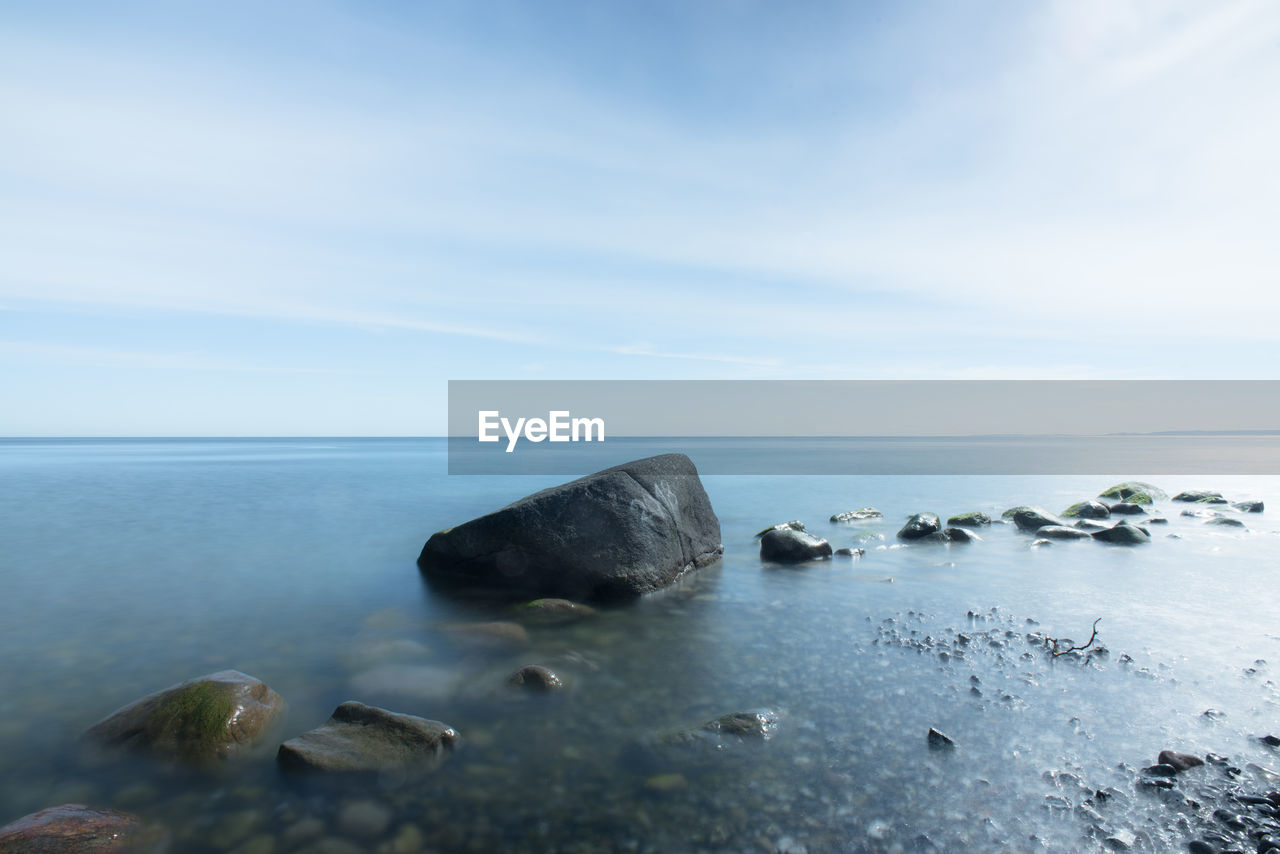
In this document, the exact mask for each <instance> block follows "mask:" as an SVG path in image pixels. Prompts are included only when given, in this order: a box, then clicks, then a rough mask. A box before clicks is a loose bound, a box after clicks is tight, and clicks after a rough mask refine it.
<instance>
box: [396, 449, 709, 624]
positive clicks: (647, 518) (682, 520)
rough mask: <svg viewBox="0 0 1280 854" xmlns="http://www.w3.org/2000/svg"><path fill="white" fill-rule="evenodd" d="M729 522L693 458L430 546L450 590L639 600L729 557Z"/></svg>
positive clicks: (569, 491)
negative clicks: (725, 533)
mask: <svg viewBox="0 0 1280 854" xmlns="http://www.w3.org/2000/svg"><path fill="white" fill-rule="evenodd" d="M723 550H724V549H723V546H722V545H721V541H720V520H719V519H717V518H716V514H715V511H714V510H712V509H711V501H710V500H709V499H708V498H707V493H706V490H705V489H703V486H702V481H701V480H700V479H699V477H698V470H697V469H696V468H695V467H694V465H693V462H692V461H691V460H690V459H689V458H688V457H687V456H685V455H684V454H663V455H661V456H656V457H648V458H646V459H642V460H636V461H634V462H630V463H625V464H623V465H620V466H615V467H613V468H610V469H605V470H604V471H600V472H596V473H595V474H592V475H588V476H586V477H583V478H579V479H578V480H574V481H571V482H569V483H565V484H561V485H560V486H553V487H551V488H550V489H544V490H543V491H541V492H537V493H534V494H533V495H530V496H527V497H525V498H522V499H520V500H519V501H516V502H515V503H513V504H509V505H507V506H506V507H504V508H502V509H500V510H496V511H494V512H492V513H489V514H488V515H485V516H481V517H479V518H477V519H472V520H471V521H469V522H465V523H463V524H461V525H459V526H457V527H456V528H451V529H447V530H444V531H439V532H437V533H435V534H433V535H432V536H431V538H430V539H429V540H427V542H426V545H424V546H423V548H422V553H421V554H420V555H419V556H418V567H419V568H420V569H421V570H422V572H423V574H424V575H425V576H426V577H427V579H428V581H430V582H431V583H432V584H434V585H437V586H439V587H441V588H444V589H448V590H453V591H461V592H467V593H481V594H487V595H492V596H502V597H506V598H523V599H536V598H539V597H559V598H565V599H571V600H580V601H594V600H607V599H623V598H632V597H635V596H639V595H641V594H643V593H648V592H650V591H653V590H658V589H660V588H663V587H666V586H667V585H669V584H671V583H672V582H674V581H675V580H676V579H677V578H679V577H680V576H681V575H684V574H685V573H686V572H690V571H692V570H694V569H697V568H699V567H701V566H705V565H707V564H708V563H711V562H712V561H714V560H716V559H718V558H719V556H720V554H721V553H722V552H723Z"/></svg>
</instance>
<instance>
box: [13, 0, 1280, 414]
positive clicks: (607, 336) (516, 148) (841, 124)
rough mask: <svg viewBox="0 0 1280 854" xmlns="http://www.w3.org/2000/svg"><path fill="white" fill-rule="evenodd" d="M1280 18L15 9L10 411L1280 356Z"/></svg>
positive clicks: (1089, 6)
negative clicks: (550, 383)
mask: <svg viewBox="0 0 1280 854" xmlns="http://www.w3.org/2000/svg"><path fill="white" fill-rule="evenodd" d="M1277 93H1280V4H1276V3H1274V2H1272V1H1271V0H1207V2H1182V0H1157V1H1152V2H1149V0H1064V2H1052V1H1051V0H1043V2H1036V3H1026V2H1023V0H978V2H974V3H964V4H957V3H950V2H942V0H934V2H929V0H925V2H918V3H907V4H904V3H897V2H885V3H875V2H865V3H851V2H818V0H814V2H797V3H785V4H784V3H773V2H748V0H733V2H728V0H726V1H725V2H716V0H706V2H697V3H688V2H661V1H660V0H654V1H653V2H644V3H595V2H587V0H579V2H558V0H539V2H519V3H516V2H504V1H503V0H494V2H486V3H464V2H456V3H455V2H439V3H430V4H420V3H409V2H404V3H396V2H360V3H356V2H349V3H346V2H332V1H331V0H310V1H309V2H298V3H288V2H281V3H271V4H263V3H258V2H235V0H232V2H218V3H212V2H189V3H172V2H163V3H146V2H139V3H134V2H121V3H113V4H99V3H69V2H56V0H39V2H27V0H9V2H6V3H5V4H4V6H3V7H2V8H0V435H8V436H76V435H90V436H112V435H143V436H160V435H201V436H209V435H231V436H243V435H437V434H442V433H444V432H445V423H446V417H445V415H446V413H445V408H446V402H447V401H446V389H447V381H448V380H451V379H453V380H460V379H504V380H518V379H596V380H610V379H683V378H691V379H893V380H899V379H932V380H939V379H943V380H945V379H1276V378H1277V372H1276V366H1277V365H1280V336H1278V335H1277V334H1276V332H1275V326H1276V322H1277V320H1280V288H1278V287H1276V285H1277V283H1278V282H1280V240H1277V239H1276V237H1275V235H1277V234H1280V169H1278V168H1277V166H1276V154H1275V152H1277V151H1280V96H1278V95H1277Z"/></svg>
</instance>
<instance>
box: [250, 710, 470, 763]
mask: <svg viewBox="0 0 1280 854" xmlns="http://www.w3.org/2000/svg"><path fill="white" fill-rule="evenodd" d="M457 738H458V734H457V732H455V731H454V729H453V728H452V727H450V726H448V725H447V724H442V723H440V722H439V721H432V720H427V719H426V718H419V717H416V716H414V715H402V714H397V713H395V712H389V711H387V710H386V709H379V708H377V707H375V706H366V705H365V704H364V703H357V702H354V701H349V702H346V703H343V704H342V705H340V706H338V708H336V709H335V710H334V712H333V715H332V717H330V718H329V720H328V721H326V722H325V723H324V724H322V725H321V726H319V727H317V728H315V729H313V730H311V731H309V732H304V733H303V734H302V735H300V736H298V737H297V738H291V739H289V740H288V741H286V742H285V743H284V744H282V745H280V750H279V752H278V753H277V754H276V760H277V761H278V762H279V763H280V766H281V767H282V768H284V769H286V770H290V771H325V772H342V773H371V772H378V771H393V770H428V769H430V768H431V767H433V766H434V765H435V763H436V762H437V761H438V760H439V759H441V758H442V756H443V755H444V754H445V752H446V751H447V750H449V749H450V748H452V747H453V745H454V742H455V741H457Z"/></svg>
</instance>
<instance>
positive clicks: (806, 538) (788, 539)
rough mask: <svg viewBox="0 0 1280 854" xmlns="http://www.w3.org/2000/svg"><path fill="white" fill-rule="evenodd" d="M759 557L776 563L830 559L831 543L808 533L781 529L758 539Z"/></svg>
mask: <svg viewBox="0 0 1280 854" xmlns="http://www.w3.org/2000/svg"><path fill="white" fill-rule="evenodd" d="M760 557H761V558H762V559H764V560H771V561H774V562H776V563H803V562H804V561H807V560H817V559H818V558H824V557H831V543H829V542H827V541H826V540H824V539H822V538H820V537H815V536H814V535H813V534H810V533H809V532H808V531H794V530H791V529H790V528H782V529H780V530H777V531H770V532H769V533H767V534H765V535H764V536H763V537H761V538H760Z"/></svg>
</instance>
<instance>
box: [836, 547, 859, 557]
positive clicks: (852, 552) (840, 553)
mask: <svg viewBox="0 0 1280 854" xmlns="http://www.w3.org/2000/svg"><path fill="white" fill-rule="evenodd" d="M866 553H867V550H866V549H851V548H842V549H836V550H835V551H834V552H832V554H833V555H835V556H836V557H862V556H863V555H864V554H866Z"/></svg>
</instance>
